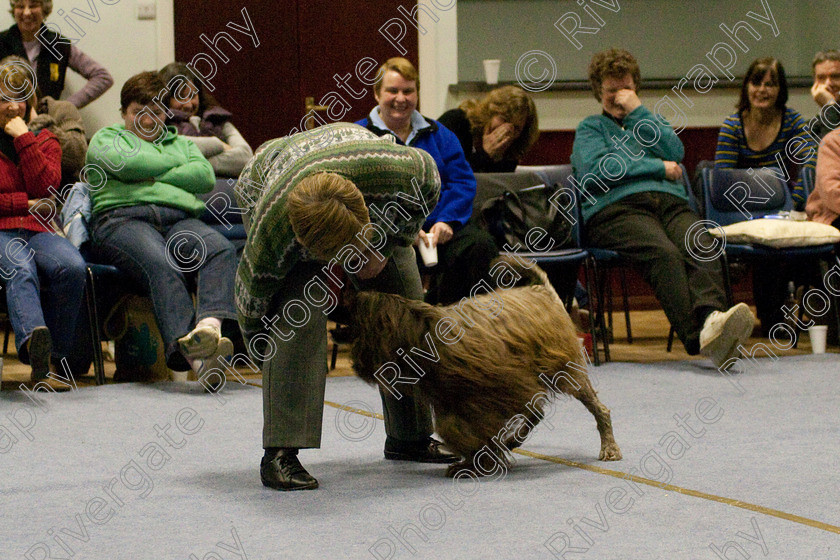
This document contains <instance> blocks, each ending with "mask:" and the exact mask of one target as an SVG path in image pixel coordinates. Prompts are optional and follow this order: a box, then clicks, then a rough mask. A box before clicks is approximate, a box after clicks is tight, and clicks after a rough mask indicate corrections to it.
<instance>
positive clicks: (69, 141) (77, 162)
mask: <svg viewBox="0 0 840 560" xmlns="http://www.w3.org/2000/svg"><path fill="white" fill-rule="evenodd" d="M6 64H13V65H16V66H18V67H19V68H20V69H21V71H23V72H25V73H26V75H27V79H28V80H29V83H31V84H36V83H37V81H36V78H35V72H34V71H33V70H32V67H31V66H30V65H29V62H27V61H26V60H24V59H23V58H21V57H19V56H17V55H10V56H7V57H5V58H3V59H2V60H0V66H3V65H6ZM36 93H37V91H36ZM41 129H47V130H49V131H50V132H52V133H53V134H55V137H56V138H58V143H59V145H60V146H61V186H62V187H63V186H64V185H68V184H72V183H75V182H76V181H78V180H79V172H80V171H81V170H82V167H84V166H85V152H87V138H86V137H85V125H84V123H83V122H82V115H81V114H79V110H78V109H77V108H76V106H75V105H73V104H72V103H70V102H69V101H58V100H55V99H53V98H52V97H49V96H47V97H38V96H37V95H36V96H35V97H33V99H32V118H31V120H30V121H29V130H31V131H32V132H38V131H39V130H41ZM58 187H59V185H56V190H60V189H58Z"/></svg>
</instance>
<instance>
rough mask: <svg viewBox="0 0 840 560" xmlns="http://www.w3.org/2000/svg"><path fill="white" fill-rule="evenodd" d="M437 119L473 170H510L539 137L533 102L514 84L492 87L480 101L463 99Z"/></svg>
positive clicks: (513, 168) (496, 171) (477, 171)
mask: <svg viewBox="0 0 840 560" xmlns="http://www.w3.org/2000/svg"><path fill="white" fill-rule="evenodd" d="M439 121H440V123H441V124H442V125H444V126H445V127H446V128H448V129H449V130H451V131H452V132H454V133H455V135H456V136H457V137H458V140H459V141H460V142H461V147H462V148H463V150H464V154H465V155H466V157H467V161H469V163H470V167H472V170H473V172H475V173H505V172H512V171H514V170H515V169H516V166H517V164H518V163H519V160H520V159H521V158H522V156H523V155H525V152H527V151H528V150H529V149H530V148H531V146H533V145H534V143H535V142H536V141H537V137H538V136H539V122H538V120H537V108H536V106H535V105H534V101H533V100H532V99H531V98H530V97H529V96H528V94H527V93H525V92H524V91H523V90H522V89H520V88H518V87H516V86H504V87H501V88H498V89H494V90H493V91H491V92H490V93H488V94H487V95H485V96H484V97H483V98H482V99H481V100H480V101H474V100H468V101H465V102H463V103H462V104H461V106H460V107H458V108H456V109H450V110H449V111H447V112H445V113H444V114H442V115H441V116H440V119H439Z"/></svg>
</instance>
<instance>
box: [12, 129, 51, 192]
mask: <svg viewBox="0 0 840 560" xmlns="http://www.w3.org/2000/svg"><path fill="white" fill-rule="evenodd" d="M42 135H44V136H46V138H42ZM14 145H15V149H16V150H17V153H18V157H19V158H20V161H19V163H18V167H19V168H20V170H21V175H23V183H24V185H25V186H26V193H27V194H28V195H29V198H45V197H48V196H50V192H49V190H48V189H49V187H50V186H52V187H53V188H55V189H58V188H60V186H61V185H60V183H61V146H59V144H58V139H57V138H56V137H55V135H53V134H52V133H51V132H49V131H41V133H40V134H39V135H38V137H36V136H35V134H34V133H32V132H27V133H26V134H22V135H20V136H18V137H17V138H15V139H14Z"/></svg>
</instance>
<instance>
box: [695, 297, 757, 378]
mask: <svg viewBox="0 0 840 560" xmlns="http://www.w3.org/2000/svg"><path fill="white" fill-rule="evenodd" d="M754 324H755V316H753V314H752V311H750V308H749V307H748V306H747V304H746V303H739V304H738V305H735V306H733V307H731V308H730V309H729V310H728V311H712V312H711V313H710V314H709V316H708V317H706V322H705V323H703V330H701V331H700V353H701V354H703V355H704V356H708V357H709V358H710V359H711V360H712V362H714V364H715V367H720V366H722V365H723V364H724V363H726V360H728V359H729V358H733V357H735V356H736V355H737V354H738V345H740V344H743V343H744V342H746V341H747V339H748V338H749V337H750V335H751V334H752V331H753V326H754Z"/></svg>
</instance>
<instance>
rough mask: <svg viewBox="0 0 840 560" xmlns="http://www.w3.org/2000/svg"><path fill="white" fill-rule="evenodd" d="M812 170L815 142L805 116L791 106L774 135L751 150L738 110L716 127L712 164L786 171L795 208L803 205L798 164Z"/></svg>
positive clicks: (803, 193)
mask: <svg viewBox="0 0 840 560" xmlns="http://www.w3.org/2000/svg"><path fill="white" fill-rule="evenodd" d="M803 164H804V166H805V167H809V168H811V169H812V170H815V169H816V164H817V145H816V143H815V142H814V141H813V139H812V138H811V137H810V136H809V135H808V131H807V127H806V124H805V119H803V118H802V115H800V114H799V113H797V112H796V111H794V110H793V109H791V108H789V107H788V108H786V109H785V112H784V115H783V116H782V126H781V128H780V129H779V134H778V135H777V136H776V139H775V140H773V142H772V143H771V144H770V145H769V146H767V148H765V149H763V150H760V151H754V150H752V149H750V147H749V146H747V140H746V137H745V136H744V124H743V122H742V121H741V115H740V114H739V113H732V114H731V115H729V116H728V117H727V118H726V120H725V121H723V126H721V127H720V133H719V134H718V143H717V150H716V151H715V167H719V168H721V167H735V168H749V167H769V166H776V167H779V168H782V171H786V172H787V177H788V188H790V189H791V194H792V195H793V204H794V206H795V207H796V208H797V209H798V210H801V209H804V207H805V190H804V189H803V187H802V179H801V177H800V173H799V172H800V168H801V167H802V166H803Z"/></svg>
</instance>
